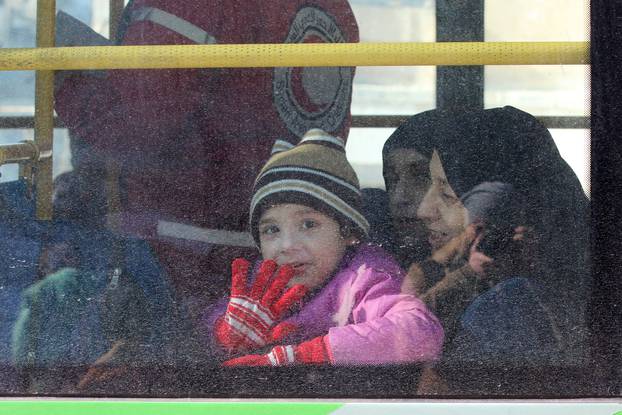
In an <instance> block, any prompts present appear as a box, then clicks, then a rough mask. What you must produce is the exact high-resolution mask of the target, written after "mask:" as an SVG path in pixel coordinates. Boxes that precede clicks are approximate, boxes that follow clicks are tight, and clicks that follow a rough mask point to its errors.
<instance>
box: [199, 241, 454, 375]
mask: <svg viewBox="0 0 622 415" xmlns="http://www.w3.org/2000/svg"><path fill="white" fill-rule="evenodd" d="M402 278H403V272H402V270H401V269H400V267H399V265H397V263H396V262H395V261H394V260H393V258H391V257H390V256H389V255H388V254H387V253H386V252H385V251H384V250H382V249H381V248H380V247H377V246H374V245H368V244H366V245H362V246H361V247H360V248H358V249H357V251H356V252H354V254H353V255H350V256H349V257H348V258H344V261H343V265H342V266H341V268H340V270H339V271H337V273H336V275H335V276H334V277H333V278H332V279H331V280H330V281H329V282H328V283H327V285H325V286H324V287H323V288H322V289H321V290H320V291H319V292H318V293H317V294H316V295H315V296H313V297H312V298H311V299H310V300H309V301H308V302H307V303H306V304H304V305H303V306H302V307H301V309H300V311H298V312H297V313H295V314H293V315H291V316H290V317H288V318H286V319H285V321H288V322H291V323H294V324H296V325H297V326H298V330H297V331H296V332H295V333H294V334H293V335H291V336H289V337H287V338H286V339H285V340H284V341H283V344H297V343H300V342H301V341H304V340H309V339H312V338H314V337H317V336H324V335H327V334H328V347H329V354H330V357H331V363H333V364H337V365H344V364H351V365H352V364H353V365H357V364H391V363H412V362H430V361H434V360H436V359H438V358H439V357H440V354H441V349H442V346H443V328H442V327H441V324H440V322H439V321H438V319H437V318H436V317H435V316H434V314H432V313H431V312H430V311H429V310H428V309H427V307H426V306H425V304H424V303H423V302H422V301H421V300H419V299H417V298H416V297H414V296H412V295H406V294H401V293H400V286H401V283H402ZM224 307H225V305H222V307H217V310H214V311H213V312H212V313H211V314H210V316H209V318H208V319H207V321H206V324H207V325H208V327H209V330H210V331H211V328H212V327H213V324H214V322H215V320H216V319H217V318H218V317H219V316H220V315H222V313H223V312H224Z"/></svg>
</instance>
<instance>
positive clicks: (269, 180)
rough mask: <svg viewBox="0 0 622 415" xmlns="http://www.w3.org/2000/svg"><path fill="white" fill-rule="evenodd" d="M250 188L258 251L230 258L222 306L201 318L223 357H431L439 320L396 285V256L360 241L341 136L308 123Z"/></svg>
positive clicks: (244, 361) (252, 360)
mask: <svg viewBox="0 0 622 415" xmlns="http://www.w3.org/2000/svg"><path fill="white" fill-rule="evenodd" d="M253 193H254V194H253V199H252V202H251V208H250V212H251V213H250V215H251V217H250V224H251V231H252V234H253V237H254V238H255V240H256V242H257V244H258V246H259V249H260V251H261V255H262V257H263V258H264V260H263V261H262V262H261V264H260V265H258V266H256V267H251V266H250V264H249V263H248V262H246V261H245V260H241V259H238V260H236V261H235V262H234V263H233V266H232V268H233V277H232V288H231V297H230V298H229V300H228V304H227V305H226V309H224V308H225V304H224V303H223V304H222V307H217V308H216V310H214V311H211V312H210V313H208V317H207V318H206V322H205V325H206V327H207V328H208V330H211V329H212V327H213V333H212V334H213V337H212V339H213V340H212V341H213V343H214V345H213V346H214V347H215V348H216V349H217V350H218V351H219V352H220V353H221V355H225V356H226V357H225V358H229V360H227V361H225V362H224V364H225V365H226V366H238V365H273V366H280V365H289V364H314V363H315V364H321V363H325V364H336V365H342V364H382V363H405V362H430V361H434V360H436V359H437V358H438V356H439V353H440V351H441V348H442V343H443V330H442V327H441V325H440V324H439V322H438V320H437V319H436V317H435V316H434V315H433V314H432V313H431V312H430V311H428V309H427V308H426V306H425V305H424V304H423V302H422V301H420V300H418V299H417V298H416V297H415V296H413V295H409V294H402V293H400V286H401V283H402V279H403V274H402V272H401V269H400V267H399V265H398V264H397V263H396V262H395V261H394V260H393V259H392V258H391V257H390V256H389V255H388V254H387V253H385V252H384V251H383V250H382V249H381V248H380V247H378V246H374V245H371V244H367V243H365V242H364V240H365V237H366V235H367V233H368V229H369V225H368V223H367V220H366V219H365V217H363V215H362V214H361V193H360V190H359V185H358V179H357V177H356V173H355V172H354V170H353V169H352V167H351V166H350V164H349V163H348V161H347V160H346V157H345V150H344V143H343V141H342V140H341V139H340V138H337V137H333V136H330V135H328V134H326V133H325V132H323V131H321V130H317V129H316V130H311V131H309V132H308V133H307V134H306V135H305V136H304V137H303V139H302V141H301V142H300V143H299V144H298V145H296V146H287V147H286V148H285V149H284V151H282V152H278V153H275V154H273V156H272V157H271V158H270V160H269V161H268V163H267V164H266V165H265V166H264V168H263V169H262V170H261V172H260V174H259V176H258V177H257V179H256V181H255V186H254V191H253ZM251 268H252V269H253V273H254V274H255V278H254V280H253V281H252V283H250V284H247V281H246V277H247V275H248V274H249V271H250V270H251ZM223 311H224V312H223ZM266 347H267V348H266Z"/></svg>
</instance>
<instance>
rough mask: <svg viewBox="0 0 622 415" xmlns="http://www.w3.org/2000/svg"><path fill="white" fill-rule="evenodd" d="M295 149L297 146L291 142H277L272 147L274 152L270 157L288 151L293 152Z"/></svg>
mask: <svg viewBox="0 0 622 415" xmlns="http://www.w3.org/2000/svg"><path fill="white" fill-rule="evenodd" d="M294 147H295V146H294V145H293V144H292V143H290V142H289V141H285V140H276V141H275V142H274V144H273V145H272V151H271V152H270V155H272V154H275V153H281V152H283V151H287V150H291V149H292V148H294Z"/></svg>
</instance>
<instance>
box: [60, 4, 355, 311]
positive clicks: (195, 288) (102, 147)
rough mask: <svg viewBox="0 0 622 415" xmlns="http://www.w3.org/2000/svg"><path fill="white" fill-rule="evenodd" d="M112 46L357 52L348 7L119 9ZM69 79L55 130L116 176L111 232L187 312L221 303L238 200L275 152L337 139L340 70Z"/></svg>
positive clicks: (341, 124) (117, 73)
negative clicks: (146, 261) (123, 237)
mask: <svg viewBox="0 0 622 415" xmlns="http://www.w3.org/2000/svg"><path fill="white" fill-rule="evenodd" d="M117 34H118V36H117V37H118V38H117V39H116V44H119V45H123V46H132V45H193V44H210V45H213V44H219V45H223V44H280V43H355V42H358V40H359V34H358V26H357V22H356V18H355V16H354V13H353V12H352V9H351V7H350V5H349V3H348V1H347V0H295V1H248V0H227V1H222V0H209V1H201V2H197V1H195V0H175V1H171V0H130V1H129V2H128V4H127V6H126V7H125V9H124V12H123V18H122V19H121V23H120V25H119V30H118V31H117ZM66 46H74V45H66ZM64 75H67V73H64ZM69 75H70V76H68V77H65V78H61V79H59V82H58V85H57V89H56V92H55V100H56V101H55V104H56V107H55V109H56V111H57V113H58V116H59V118H60V119H61V120H62V121H63V123H64V125H65V126H66V127H67V128H68V129H69V130H70V131H71V132H72V133H73V134H75V136H76V137H79V139H80V140H81V141H83V142H84V143H88V144H89V146H90V148H91V151H92V152H93V153H95V154H96V155H97V156H99V157H101V158H102V159H103V160H105V161H112V162H113V163H115V164H116V165H117V167H118V170H119V176H120V195H119V196H120V202H121V206H120V208H121V209H120V210H121V211H120V212H119V213H118V216H119V217H118V218H116V222H118V223H119V228H121V229H120V231H121V233H123V234H130V235H133V236H138V237H140V238H142V239H147V240H148V241H149V243H150V244H151V245H152V247H153V249H154V250H155V252H156V255H157V256H158V259H159V260H160V262H161V263H162V266H163V267H164V268H165V269H166V271H167V273H168V275H169V276H170V278H171V279H172V281H173V284H174V286H175V288H176V291H177V294H178V296H179V297H181V299H182V300H187V301H185V302H186V303H187V305H188V307H189V308H190V309H191V311H192V312H193V314H194V311H195V310H200V309H201V308H202V307H201V306H200V305H201V304H204V303H209V302H210V301H214V300H216V299H218V298H220V296H221V295H223V294H224V292H225V291H226V286H227V281H226V277H225V278H223V276H222V274H221V270H222V269H224V268H225V267H227V266H228V265H229V264H230V263H231V260H232V259H233V258H236V257H237V256H245V257H250V255H251V254H252V253H253V252H255V250H254V247H253V243H252V238H250V237H249V236H248V235H247V234H246V230H247V228H248V222H247V221H248V211H247V210H248V201H249V200H250V197H251V194H250V192H251V189H252V180H253V178H254V177H255V176H256V175H257V173H258V171H259V170H260V168H261V166H263V164H264V163H265V162H266V161H267V159H268V157H269V155H270V148H271V146H272V144H273V143H274V142H275V140H277V139H280V140H283V141H286V142H290V143H296V142H298V141H299V140H300V137H302V136H303V135H304V133H305V132H306V131H308V130H309V129H311V128H322V129H323V130H325V131H328V132H329V133H331V134H336V135H339V136H341V137H344V139H345V138H347V136H348V132H349V129H350V119H351V117H350V102H351V95H352V81H353V77H354V68H351V67H306V68H301V67H299V68H286V67H279V68H226V69H222V68H218V69H205V68H191V69H177V68H174V69H161V70H154V69H133V70H109V71H105V72H104V71H101V72H100V71H71V72H69ZM59 78H60V77H59ZM61 81H62V82H61ZM249 114H254V116H249ZM197 227H198V228H201V229H202V230H203V232H200V231H199V232H198V233H199V234H201V235H203V236H204V237H202V238H199V239H201V240H202V241H199V242H197V240H196V239H197V237H196V235H197V229H195V228H197ZM213 235H216V236H213ZM196 304H199V305H196Z"/></svg>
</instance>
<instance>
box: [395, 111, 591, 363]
mask: <svg viewBox="0 0 622 415" xmlns="http://www.w3.org/2000/svg"><path fill="white" fill-rule="evenodd" d="M383 155H384V160H385V162H386V163H387V165H386V166H385V180H386V183H387V189H388V191H389V194H390V195H391V198H392V199H391V200H392V203H393V205H392V212H393V214H394V215H395V214H397V213H399V212H404V211H408V214H410V215H413V214H416V219H417V220H419V221H421V222H422V223H423V224H424V225H425V227H426V229H427V235H426V236H427V239H428V243H429V245H430V247H431V250H432V254H431V256H430V257H429V258H428V259H427V260H424V261H418V262H415V263H413V264H412V266H411V267H410V269H409V272H408V276H407V278H406V280H405V282H404V284H403V286H402V288H403V290H404V292H408V293H413V294H417V295H420V297H421V298H422V299H423V300H424V301H426V303H427V304H428V305H430V306H431V307H432V309H434V310H435V311H436V312H437V314H438V315H439V317H440V318H441V320H442V321H443V324H444V327H445V330H446V333H447V342H446V347H445V355H444V358H443V360H444V361H454V362H464V361H472V362H478V364H489V365H493V366H495V365H496V366H499V365H501V366H504V365H505V366H507V365H509V366H515V365H529V364H532V363H533V364H536V365H537V364H543V363H544V364H556V365H557V364H562V365H580V364H581V363H582V362H584V361H585V360H584V359H585V357H586V355H587V354H586V346H587V344H586V336H587V325H586V304H587V298H588V297H587V296H588V289H589V273H588V267H587V265H588V264H587V235H588V232H587V230H588V229H587V218H588V201H587V198H586V196H585V194H584V193H583V191H582V189H581V186H580V183H579V181H578V179H577V177H576V176H575V174H574V173H573V172H572V170H571V169H570V167H569V166H568V165H567V164H566V162H565V161H564V160H563V159H562V158H561V156H560V154H559V152H558V150H557V147H556V146H555V144H554V142H553V139H552V137H551V135H550V133H549V132H548V130H547V129H546V128H545V127H544V126H543V125H542V124H541V123H540V122H538V121H537V120H536V119H535V118H534V117H533V116H531V115H529V114H527V113H525V112H523V111H520V110H517V109H516V108H513V107H509V106H508V107H504V108H494V109H489V110H480V111H465V112H464V113H461V114H456V113H449V112H443V111H440V110H433V111H428V112H424V113H422V114H418V115H416V116H414V117H413V118H412V119H411V120H409V122H408V123H407V124H405V125H403V126H402V127H400V128H399V129H398V130H397V131H396V132H395V133H394V134H393V135H392V136H391V137H390V138H389V140H388V141H387V143H386V144H385V147H384V150H383ZM400 158H402V160H400V162H398V163H396V162H395V160H396V159H400ZM398 167H399V168H398ZM403 181H407V182H409V183H410V184H411V185H412V186H413V188H411V189H409V190H408V192H410V193H407V192H406V191H405V190H404V189H403V188H401V187H400V186H403V185H404V183H402V182H403ZM424 189H425V190H424ZM400 192H402V193H400ZM405 194H410V195H411V197H412V199H411V202H410V203H408V200H407V199H405V198H404V195H405ZM398 202H399V203H398ZM400 203H401V204H402V205H403V206H401V208H402V210H400V209H399V207H400V206H399V204H400ZM396 205H398V206H396ZM409 219H414V217H412V216H411V217H409ZM419 238H421V236H419Z"/></svg>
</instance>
